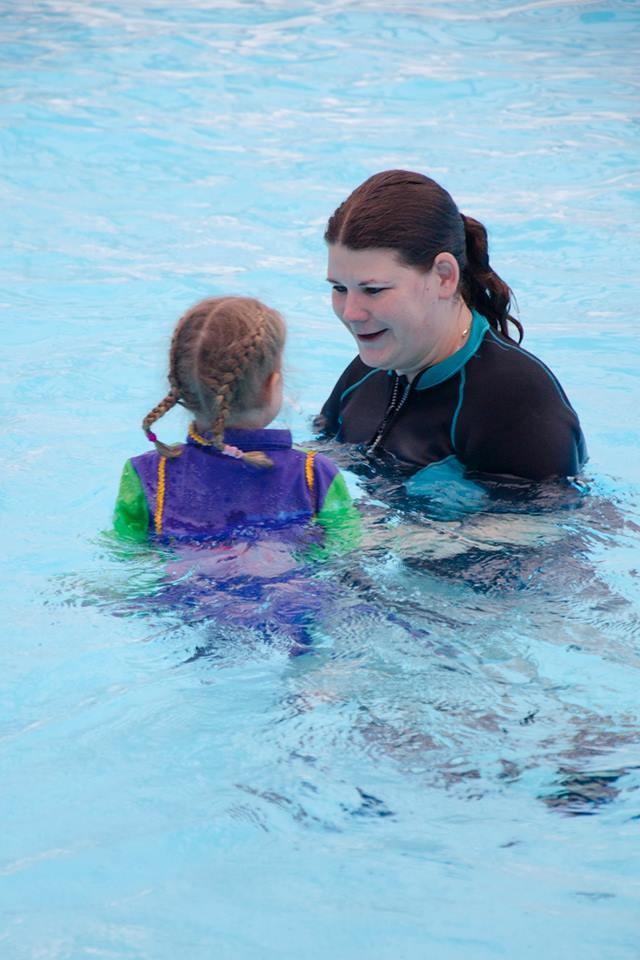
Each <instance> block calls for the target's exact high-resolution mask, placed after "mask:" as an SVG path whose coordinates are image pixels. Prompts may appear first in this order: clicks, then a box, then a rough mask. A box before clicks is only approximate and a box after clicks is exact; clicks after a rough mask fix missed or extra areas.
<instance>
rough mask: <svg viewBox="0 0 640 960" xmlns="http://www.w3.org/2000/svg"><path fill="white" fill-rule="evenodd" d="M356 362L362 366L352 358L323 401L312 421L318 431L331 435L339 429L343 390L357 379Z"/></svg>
mask: <svg viewBox="0 0 640 960" xmlns="http://www.w3.org/2000/svg"><path fill="white" fill-rule="evenodd" d="M358 364H359V365H360V366H363V367H364V365H363V364H362V361H360V360H359V358H358V357H356V358H355V360H352V362H351V363H350V364H349V366H348V367H347V369H346V370H344V371H343V373H342V375H341V377H340V379H339V380H338V382H337V383H336V385H335V387H334V388H333V390H332V391H331V394H330V395H329V397H328V399H327V400H326V401H325V402H324V404H323V406H322V410H321V411H320V413H319V414H318V416H317V417H316V418H315V420H314V422H313V425H314V427H315V428H316V430H317V431H318V433H323V434H324V435H325V436H329V437H333V436H335V435H336V434H337V433H338V431H339V430H340V410H341V407H342V396H343V394H344V392H345V390H347V389H348V388H349V387H350V386H351V385H352V383H355V382H356V381H357V379H358V376H357V375H356V366H357V365H358ZM365 369H366V368H365Z"/></svg>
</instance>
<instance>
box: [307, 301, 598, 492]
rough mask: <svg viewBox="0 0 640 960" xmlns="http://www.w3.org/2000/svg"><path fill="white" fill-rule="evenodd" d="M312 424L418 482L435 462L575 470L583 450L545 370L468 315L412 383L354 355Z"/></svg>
mask: <svg viewBox="0 0 640 960" xmlns="http://www.w3.org/2000/svg"><path fill="white" fill-rule="evenodd" d="M320 422H321V426H322V428H323V430H324V431H325V433H327V434H329V435H332V436H335V438H336V439H338V440H340V441H343V442H345V443H353V444H361V445H363V446H364V447H365V448H367V450H368V451H371V453H375V454H377V455H382V456H386V458H388V459H389V458H390V459H392V460H393V461H394V462H395V463H396V464H397V465H398V466H399V467H400V468H402V469H403V472H405V473H406V474H411V475H414V476H416V477H417V476H418V475H420V478H421V479H427V478H428V472H429V471H430V470H433V469H434V468H435V467H436V466H439V465H442V464H446V465H447V468H448V470H449V471H450V472H452V473H456V474H457V475H467V476H468V475H470V474H471V475H474V474H482V475H489V476H508V477H517V478H524V479H527V480H534V481H535V480H545V479H548V478H550V477H565V476H575V475H576V474H577V473H579V471H580V470H581V468H582V466H583V464H584V462H585V460H586V456H587V454H586V445H585V441H584V437H583V435H582V431H581V429H580V424H579V421H578V417H577V415H576V413H575V411H574V410H573V408H572V407H571V405H570V403H569V401H568V399H567V397H566V394H565V393H564V391H563V389H562V387H561V386H560V384H559V383H558V381H557V380H556V378H555V377H554V375H553V374H552V373H551V371H550V370H549V369H548V368H547V367H546V366H545V365H544V364H543V363H541V361H540V360H538V359H537V358H536V357H534V356H533V355H532V354H530V353H528V352H527V351H525V350H523V349H522V348H521V347H519V346H517V345H516V344H515V343H514V342H513V341H511V340H509V339H508V338H507V337H505V336H503V335H501V334H500V333H498V332H497V331H495V330H494V329H493V328H492V327H490V326H489V324H488V322H487V320H486V319H485V318H484V317H483V316H481V315H480V314H479V313H478V312H476V311H474V312H473V319H472V324H471V329H470V331H469V335H468V339H467V340H466V342H465V344H464V346H462V347H461V348H460V349H459V350H457V351H456V352H454V353H453V354H451V355H450V356H448V357H446V358H445V359H444V360H442V361H441V362H439V363H435V364H433V365H431V366H429V367H427V368H426V369H423V370H421V371H420V372H418V373H417V374H416V375H415V376H414V377H413V378H412V379H408V378H407V377H406V376H401V375H400V374H398V373H396V372H395V371H393V370H384V369H375V368H371V367H369V366H366V365H365V364H364V363H363V361H362V360H361V359H360V358H359V357H356V358H355V359H354V360H353V361H352V363H351V364H350V365H349V366H348V367H347V369H346V370H345V371H344V373H343V374H342V376H341V377H340V379H339V380H338V382H337V384H336V386H335V387H334V390H333V392H332V393H331V396H330V397H329V399H328V400H327V401H326V403H325V404H324V406H323V408H322V414H321V421H320Z"/></svg>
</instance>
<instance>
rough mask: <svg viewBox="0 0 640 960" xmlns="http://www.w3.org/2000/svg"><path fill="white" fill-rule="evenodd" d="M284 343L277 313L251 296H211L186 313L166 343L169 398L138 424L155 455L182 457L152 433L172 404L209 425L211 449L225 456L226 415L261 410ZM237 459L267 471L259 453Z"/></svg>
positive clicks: (280, 319) (283, 333) (178, 447)
mask: <svg viewBox="0 0 640 960" xmlns="http://www.w3.org/2000/svg"><path fill="white" fill-rule="evenodd" d="M284 341H285V325H284V320H283V319H282V317H281V316H280V314H279V313H277V312H276V311H275V310H271V309H270V308H269V307H266V306H265V305H264V304H263V303H261V302H260V301H259V300H253V299H252V298H250V297H210V298H208V299H206V300H202V301H201V302H200V303H196V304H195V306H193V307H191V309H190V310H187V312H186V313H185V314H184V316H182V317H181V318H180V320H179V321H178V324H177V326H176V328H175V330H174V332H173V337H172V339H171V347H170V350H169V386H170V390H169V393H168V394H167V395H166V397H165V398H164V399H163V400H161V401H160V403H158V404H156V406H155V407H154V408H153V410H150V411H149V413H148V414H147V415H146V417H145V418H144V420H143V421H142V429H143V430H144V432H145V433H146V435H147V437H148V438H149V439H150V440H152V441H153V443H154V444H155V446H156V450H157V451H158V453H160V454H161V455H162V456H166V457H176V456H179V455H180V453H181V452H182V447H181V446H173V447H168V446H166V445H165V444H164V443H162V442H161V441H160V440H158V438H157V437H156V436H155V434H154V433H152V431H151V425H152V424H153V423H155V421H156V420H159V419H160V417H162V416H164V414H165V413H167V411H168V410H170V409H171V408H172V407H174V406H175V405H176V404H177V403H179V404H181V405H182V406H183V407H186V408H187V409H188V410H190V411H191V412H192V413H193V414H195V415H196V417H197V418H198V419H199V420H200V421H201V422H206V423H207V424H210V427H209V430H210V432H211V434H212V438H213V439H212V441H211V442H212V445H213V446H215V447H216V448H217V449H218V450H220V451H225V442H224V428H225V423H226V421H227V419H228V417H229V414H232V413H233V414H238V413H243V412H245V411H247V410H251V409H253V408H254V407H258V406H260V404H261V400H262V398H261V392H262V390H263V388H264V385H265V381H266V380H267V378H268V377H269V376H270V374H272V373H274V372H275V371H277V370H278V369H279V366H280V358H281V355H282V350H283V348H284ZM228 449H230V448H227V450H228ZM240 454H241V456H242V459H244V460H246V461H248V462H249V463H253V464H254V465H256V466H271V461H270V460H269V458H268V457H266V456H265V455H264V454H263V453H260V452H259V451H252V452H249V453H243V452H241V451H240ZM236 455H237V452H236Z"/></svg>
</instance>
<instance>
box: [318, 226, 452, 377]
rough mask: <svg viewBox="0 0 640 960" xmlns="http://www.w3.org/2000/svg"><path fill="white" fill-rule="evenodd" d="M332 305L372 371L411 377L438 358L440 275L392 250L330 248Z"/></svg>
mask: <svg viewBox="0 0 640 960" xmlns="http://www.w3.org/2000/svg"><path fill="white" fill-rule="evenodd" d="M328 280H329V283H330V284H331V286H332V287H333V291H332V305H333V309H334V312H335V314H336V316H337V317H339V319H340V320H341V321H342V322H343V324H344V325H345V327H346V328H347V329H348V330H349V332H350V333H351V335H352V336H353V338H354V339H355V341H356V343H357V344H358V352H359V354H360V359H361V360H362V361H363V363H366V364H367V366H370V367H380V368H382V369H386V370H397V371H398V372H399V373H406V374H407V375H408V376H409V377H411V376H412V375H415V374H416V373H417V372H418V371H419V370H421V369H423V367H425V366H428V365H429V364H430V363H433V362H434V361H435V360H437V359H439V357H438V351H439V349H440V347H441V330H440V324H439V316H438V315H439V299H438V283H437V277H436V276H435V275H434V272H433V271H429V272H422V271H419V270H416V269H415V268H414V267H408V266H405V265H404V264H403V263H401V262H400V260H398V257H397V256H396V254H395V252H394V251H393V250H386V249H373V250H351V249H350V248H349V247H344V246H342V244H340V243H333V244H331V245H330V246H329V271H328Z"/></svg>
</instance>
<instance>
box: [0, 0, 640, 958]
mask: <svg viewBox="0 0 640 960" xmlns="http://www.w3.org/2000/svg"><path fill="white" fill-rule="evenodd" d="M639 26H640V7H639V5H638V4H637V2H635V0H610V2H607V3H601V2H586V0H585V2H572V3H569V2H553V0H537V2H536V0H533V2H519V0H514V2H499V0H482V2H475V0H474V2H471V0H450V2H447V3H444V2H442V3H439V4H434V5H431V4H426V3H417V2H415V3H410V2H407V3H402V2H400V3H396V4H388V3H387V4H384V3H381V2H378V0H357V2H356V0H332V2H329V3H320V2H317V0H313V2H312V0H309V2H306V3H302V2H300V3H297V2H294V0H290V2H289V0H265V2H256V0H225V2H221V3H213V2H211V3H210V2H206V0H182V2H181V3H180V4H177V3H176V4H169V3H166V2H160V0H147V2H142V0H140V2H138V0H113V2H102V0H98V2H90V0H37V2H36V0H21V2H20V3H19V4H16V3H14V2H9V0H0V41H1V43H0V62H1V65H2V69H1V70H0V87H1V96H0V123H1V128H2V135H1V143H2V177H1V178H0V195H1V198H2V211H3V212H2V227H3V257H2V261H1V264H0V309H1V311H2V313H1V314H0V316H1V317H2V319H3V324H2V331H3V338H4V362H3V376H2V388H3V389H2V398H3V415H4V424H5V427H4V431H3V442H2V450H1V455H2V474H1V484H2V491H1V501H0V508H1V510H2V525H3V531H4V542H5V544H6V547H7V549H6V551H5V559H4V560H3V568H2V578H3V583H4V584H5V586H6V589H5V591H4V601H3V613H4V620H5V629H4V643H3V645H2V668H1V671H0V677H1V681H0V683H1V686H2V704H3V708H2V713H1V722H2V727H1V741H0V743H1V749H0V763H1V768H0V775H1V779H2V784H3V790H2V794H1V796H2V799H1V801H0V811H1V818H2V831H1V834H2V838H1V840H0V883H1V887H2V891H1V895H0V905H1V906H0V956H2V957H3V958H4V957H6V958H8V960H14V958H15V960H23V958H30V960H31V958H38V960H42V958H46V960H63V958H64V960H67V958H69V960H77V958H83V957H105V958H110V960H113V958H117V960H120V958H131V960H133V958H135V960H142V958H144V960H147V958H148V960H175V958H176V957H177V956H185V957H189V960H200V958H202V960H205V958H207V960H208V958H210V957H212V956H215V957H217V958H222V960H227V958H228V960H254V958H255V960H266V958H273V960H289V958H294V957H295V958H299V957H303V958H305V960H320V958H322V960H324V958H326V957H331V956H333V957H336V958H339V960H351V958H358V960H360V958H362V957H371V958H374V960H387V958H389V960H391V958H393V960H398V958H402V960H423V958H434V960H492V958H499V957H504V958H510V960H511V958H518V960H520V958H537V957H539V956H541V955H542V956H544V957H545V958H546V960H556V958H558V960H559V958H563V960H564V958H567V957H568V958H572V960H573V958H580V960H592V958H593V960H595V958H598V960H600V958H602V957H606V958H607V960H631V958H637V957H638V956H639V954H640V903H639V900H640V897H639V884H638V866H639V864H638V829H639V824H640V819H639V818H640V801H639V798H640V793H639V792H638V789H639V788H640V721H639V719H638V680H639V678H640V619H639V614H640V602H639V589H638V586H639V578H640V559H639V556H640V554H639V548H640V534H639V531H640V454H639V452H638V451H639V450H640V444H639V439H640V437H639V433H640V430H639V420H638V409H639V408H640V382H639V378H638V372H637V366H638V365H637V353H638V347H637V343H638V333H639V332H640V331H639V324H638V314H637V304H638V299H639V295H640V283H639V280H638V269H637V265H638V260H639V256H640V243H639V238H638V232H639V231H638V222H639V221H640V209H639V208H640V202H639V201H640V179H639V174H638V129H639V128H638V115H639V111H638V107H639V84H638V69H637V60H638V57H637V51H638V37H639ZM392 166H402V167H407V168H415V169H419V170H422V171H424V172H427V173H429V174H431V175H432V176H434V177H435V178H436V179H438V180H440V181H441V182H442V183H443V184H444V185H445V186H446V187H447V188H448V189H449V190H450V191H451V193H452V194H453V196H454V197H455V198H456V199H457V200H458V201H459V204H460V206H461V208H462V210H463V211H465V212H467V213H469V214H472V215H473V216H475V217H477V218H479V219H481V220H483V221H484V222H485V223H486V224H487V226H488V228H489V231H490V236H491V238H492V244H493V248H492V249H493V260H494V264H495V266H496V268H497V269H498V271H499V272H500V273H501V274H502V275H503V276H504V277H505V278H506V279H507V280H508V282H509V283H510V285H511V286H512V287H513V288H514V290H515V292H516V295H517V299H518V304H519V312H520V316H521V318H522V320H523V322H524V326H525V330H526V339H525V345H526V346H527V347H528V348H529V349H530V350H532V351H534V352H535V353H536V354H537V355H538V356H540V357H541V358H542V359H544V360H545V361H546V362H547V363H548V364H549V365H550V366H551V367H552V368H553V370H554V371H555V372H556V374H557V375H558V377H559V379H560V380H561V382H562V383H563V385H564V386H565V388H566V390H567V392H568V394H569V396H570V397H571V400H572V402H573V403H574V405H575V406H576V408H577V409H578V411H579V413H580V415H581V419H582V423H583V427H584V430H585V433H586V435H587V440H588V445H589V449H590V454H591V459H590V461H589V464H588V469H587V472H586V473H587V475H586V480H587V482H588V485H589V492H588V493H587V494H586V495H583V496H576V498H575V501H574V502H572V503H571V504H567V503H565V504H563V505H561V504H558V505H557V506H556V507H555V508H554V507H549V506H548V505H547V506H546V507H545V508H544V509H543V508H539V507H538V506H536V505H530V506H529V507H520V509H518V508H517V507H516V506H514V507H513V509H511V510H509V509H506V508H505V509H502V510H501V512H497V513H496V512H493V513H492V512H488V511H486V510H483V509H482V508H480V509H479V510H478V511H470V512H468V513H467V514H461V515H460V516H458V517H455V516H447V515H446V514H444V515H441V516H438V515H437V512H436V513H434V514H431V515H429V514H427V515H424V514H423V515H421V514H420V513H419V512H418V511H415V512H414V513H413V514H412V515H410V516H407V515H406V514H405V515H400V514H398V515H397V516H396V515H395V514H393V515H391V519H392V522H391V523H389V522H388V521H389V516H390V515H389V514H388V513H387V522H386V523H384V522H382V521H381V520H380V519H379V520H377V521H376V520H374V519H371V514H372V513H373V511H375V510H378V511H379V512H380V513H384V509H383V508H382V507H376V506H375V504H371V503H370V504H369V505H368V509H369V511H370V519H369V521H368V525H367V531H366V537H365V544H364V547H363V549H362V551H361V553H360V554H359V555H358V556H357V557H354V558H351V559H348V560H344V561H340V562H337V563H335V564H333V565H332V564H330V565H328V566H326V567H324V568H322V570H321V571H320V572H319V573H317V574H316V575H315V577H314V578H312V579H311V580H310V581H308V582H304V581H303V582H302V589H304V590H307V591H309V595H310V596H311V595H312V594H313V595H315V596H316V599H317V598H318V597H319V598H320V600H322V601H323V604H324V608H325V614H324V617H323V618H322V619H321V621H319V622H318V623H317V624H316V626H315V628H314V629H315V633H314V643H313V645H312V647H311V650H310V652H309V653H307V654H305V655H303V656H297V657H293V656H291V655H290V652H291V638H290V637H289V636H288V635H287V632H286V630H285V629H284V627H283V629H282V630H279V629H278V628H277V627H272V628H271V629H270V630H269V631H265V630H259V629H257V628H256V629H254V628H252V626H251V621H250V622H249V625H244V626H243V625H242V610H243V609H244V608H243V602H244V601H243V598H242V597H240V596H239V597H237V598H234V602H235V600H237V604H236V607H237V609H239V611H240V613H239V621H238V622H236V623H235V624H234V623H233V622H232V621H229V620H228V619H227V618H225V617H221V616H219V615H218V614H219V613H220V608H219V607H218V605H217V600H216V598H215V596H213V597H211V598H210V599H209V605H208V606H207V604H206V603H205V604H203V605H201V606H200V607H198V606H196V607H193V606H191V607H189V608H187V607H185V608H184V609H180V608H179V607H178V608H175V607H174V608H170V607H163V605H162V604H161V603H158V604H157V605H153V604H151V605H149V604H147V605H146V607H142V608H138V607H136V602H137V598H139V597H141V596H144V595H145V590H146V593H147V595H148V593H149V590H150V589H151V586H152V585H153V583H154V582H155V579H154V578H157V576H158V570H159V569H160V568H161V565H162V560H161V559H158V558H156V559H153V558H151V559H149V558H140V559H138V560H131V559H127V558H126V557H122V556H121V555H118V554H117V553H114V550H113V548H112V547H110V545H109V543H108V541H106V540H105V539H104V537H103V536H102V534H101V531H103V530H104V529H106V528H107V527H108V525H109V522H110V511H111V507H112V502H113V498H114V494H115V489H116V486H117V482H118V476H119V473H120V469H121V466H122V463H123V461H124V460H125V459H126V458H127V457H128V456H129V455H131V454H133V453H136V452H139V451H141V450H142V449H144V444H143V443H142V444H141V437H142V434H141V432H140V429H139V421H140V419H141V417H142V416H143V415H144V414H145V413H146V412H147V410H148V409H149V408H150V406H152V405H153V404H154V403H155V402H156V401H157V400H158V399H159V398H160V397H161V396H163V391H164V379H163V378H164V362H165V360H164V357H165V351H166V345H167V340H168V336H169V332H170V329H171V326H172V324H173V323H174V321H175V319H176V318H177V317H178V315H179V314H180V313H181V311H182V310H183V309H184V308H185V307H186V306H187V305H189V304H190V303H192V302H194V301H195V300H197V299H199V298H200V297H202V296H204V295H209V294H219V293H241V294H251V295H255V296H258V297H261V298H263V299H264V300H265V301H267V302H268V303H269V304H271V305H273V306H275V307H277V308H279V309H280V310H282V312H283V313H284V314H285V316H286V317H287V319H288V323H289V328H290V338H289V343H288V352H287V389H288V394H289V400H288V402H287V405H286V408H285V410H284V412H283V417H282V421H281V422H282V423H283V424H284V425H289V426H290V427H291V428H292V430H293V431H294V434H295V436H296V438H297V439H298V440H299V441H304V440H306V439H308V438H309V437H310V436H311V427H310V423H309V418H310V417H311V415H313V414H314V413H316V412H317V410H318V408H319V406H320V404H321V402H322V401H323V399H324V398H325V396H326V394H327V392H328V390H329V388H330V387H331V386H332V384H333V381H334V380H335V378H336V376H337V374H338V373H339V372H340V371H341V369H342V367H343V366H344V364H345V363H346V362H347V361H348V360H349V359H350V357H351V355H352V346H351V343H350V342H349V340H348V338H347V336H346V334H345V333H344V331H342V330H341V329H340V328H339V325H338V323H337V321H336V320H335V318H334V317H333V316H332V314H331V310H330V306H329V302H328V295H327V291H326V290H325V287H326V283H325V282H324V271H325V251H324V247H323V242H322V232H323V226H324V223H325V221H326V218H327V216H328V214H329V213H330V212H332V210H333V209H334V207H335V206H336V204H337V203H338V202H339V201H340V200H341V199H343V198H344V196H345V195H346V194H347V193H348V192H349V190H351V189H352V188H353V186H355V185H356V184H357V183H358V182H360V181H361V180H362V179H363V178H364V177H365V176H367V175H368V174H370V173H373V172H375V171H377V170H380V169H384V168H387V167H392ZM183 427H184V423H183V421H181V419H180V416H179V415H178V414H174V415H173V419H172V418H171V417H168V418H167V421H166V424H165V423H164V422H163V437H166V438H167V439H171V434H172V433H173V437H174V438H175V439H179V438H180V437H181V435H182V431H183ZM350 483H351V485H352V486H353V489H354V492H356V493H358V490H359V489H360V488H359V485H358V481H357V479H356V478H355V477H350ZM361 493H362V496H363V498H364V496H365V493H364V491H361ZM292 589H294V590H295V589H296V587H295V584H294V586H293V587H292ZM276 592H277V591H276ZM274 598H275V599H274ZM323 598H326V602H325V601H324V600H323ZM226 599H227V600H228V597H227V598H226ZM263 601H264V605H265V607H266V608H267V609H270V607H269V605H270V604H271V605H272V607H273V609H275V610H277V609H278V603H279V602H280V601H279V600H278V598H277V597H276V596H275V593H274V591H273V590H271V588H269V586H268V585H267V587H265V592H264V596H263ZM132 609H133V610H134V612H133V613H132V612H131V611H132Z"/></svg>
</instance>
